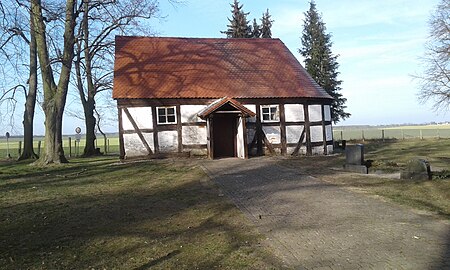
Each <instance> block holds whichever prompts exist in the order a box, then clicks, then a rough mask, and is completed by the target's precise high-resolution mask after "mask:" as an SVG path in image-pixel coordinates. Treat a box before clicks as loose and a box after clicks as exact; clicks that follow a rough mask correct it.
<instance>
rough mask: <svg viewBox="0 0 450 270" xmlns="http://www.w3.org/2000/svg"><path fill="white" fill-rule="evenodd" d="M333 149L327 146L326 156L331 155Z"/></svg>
mask: <svg viewBox="0 0 450 270" xmlns="http://www.w3.org/2000/svg"><path fill="white" fill-rule="evenodd" d="M333 151H334V148H333V146H332V145H327V154H333Z"/></svg>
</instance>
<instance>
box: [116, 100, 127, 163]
mask: <svg viewBox="0 0 450 270" xmlns="http://www.w3.org/2000/svg"><path fill="white" fill-rule="evenodd" d="M117 109H118V112H119V113H118V114H119V158H120V159H124V158H125V145H124V140H123V119H122V118H123V117H122V108H120V107H117Z"/></svg>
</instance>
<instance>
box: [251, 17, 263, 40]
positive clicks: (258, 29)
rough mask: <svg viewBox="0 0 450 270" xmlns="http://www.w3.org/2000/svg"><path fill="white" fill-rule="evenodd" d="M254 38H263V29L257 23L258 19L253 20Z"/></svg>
mask: <svg viewBox="0 0 450 270" xmlns="http://www.w3.org/2000/svg"><path fill="white" fill-rule="evenodd" d="M251 37H252V38H259V37H261V27H260V26H259V25H258V23H257V22H256V19H253V27H252V36H251Z"/></svg>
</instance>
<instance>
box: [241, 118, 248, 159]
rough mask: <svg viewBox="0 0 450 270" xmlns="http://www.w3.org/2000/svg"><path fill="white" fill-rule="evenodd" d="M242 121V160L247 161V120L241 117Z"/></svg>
mask: <svg viewBox="0 0 450 270" xmlns="http://www.w3.org/2000/svg"><path fill="white" fill-rule="evenodd" d="M241 119H242V136H243V139H244V159H248V136H247V118H245V117H244V115H241Z"/></svg>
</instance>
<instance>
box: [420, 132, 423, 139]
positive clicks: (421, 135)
mask: <svg viewBox="0 0 450 270" xmlns="http://www.w3.org/2000/svg"><path fill="white" fill-rule="evenodd" d="M420 139H421V140H423V133H422V130H420Z"/></svg>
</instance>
